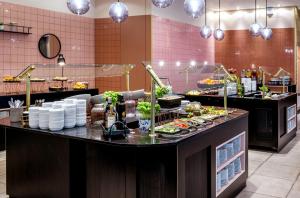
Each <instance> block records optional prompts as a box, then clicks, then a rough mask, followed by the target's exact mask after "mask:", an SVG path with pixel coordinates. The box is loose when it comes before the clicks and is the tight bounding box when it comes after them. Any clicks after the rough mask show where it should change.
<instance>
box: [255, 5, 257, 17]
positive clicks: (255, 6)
mask: <svg viewBox="0 0 300 198" xmlns="http://www.w3.org/2000/svg"><path fill="white" fill-rule="evenodd" d="M256 8H257V0H255V23H257V13H256V12H257V10H256Z"/></svg>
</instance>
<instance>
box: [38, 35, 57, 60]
mask: <svg viewBox="0 0 300 198" xmlns="http://www.w3.org/2000/svg"><path fill="white" fill-rule="evenodd" d="M45 36H54V37H55V38H56V39H57V41H58V44H59V50H58V52H57V54H56V55H55V56H53V57H47V56H45V55H44V54H43V52H42V50H41V42H42V38H43V37H45ZM38 48H39V51H40V54H41V55H42V56H43V57H44V58H47V59H54V58H56V57H57V56H58V55H59V54H60V52H61V42H60V40H59V38H58V36H56V35H55V34H52V33H47V34H44V35H42V36H41V38H40V40H39V43H38Z"/></svg>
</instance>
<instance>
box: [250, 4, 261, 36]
mask: <svg viewBox="0 0 300 198" xmlns="http://www.w3.org/2000/svg"><path fill="white" fill-rule="evenodd" d="M256 5H257V0H255V22H254V23H253V24H252V25H251V26H250V29H249V31H250V33H251V35H252V36H259V35H260V33H261V26H260V25H259V24H258V23H257V9H256Z"/></svg>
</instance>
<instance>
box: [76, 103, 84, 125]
mask: <svg viewBox="0 0 300 198" xmlns="http://www.w3.org/2000/svg"><path fill="white" fill-rule="evenodd" d="M85 124H86V101H85V100H76V126H84V125H85Z"/></svg>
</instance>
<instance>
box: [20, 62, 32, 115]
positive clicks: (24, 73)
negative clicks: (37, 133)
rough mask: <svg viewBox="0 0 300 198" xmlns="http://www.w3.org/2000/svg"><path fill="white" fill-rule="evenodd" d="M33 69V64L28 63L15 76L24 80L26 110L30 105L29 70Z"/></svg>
mask: <svg viewBox="0 0 300 198" xmlns="http://www.w3.org/2000/svg"><path fill="white" fill-rule="evenodd" d="M33 70H35V66H34V65H29V66H28V67H26V68H25V69H24V70H23V71H22V72H21V73H20V74H19V75H17V76H16V77H15V78H17V79H20V80H22V79H25V80H26V111H28V110H29V107H30V77H31V72H32V71H33Z"/></svg>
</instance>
